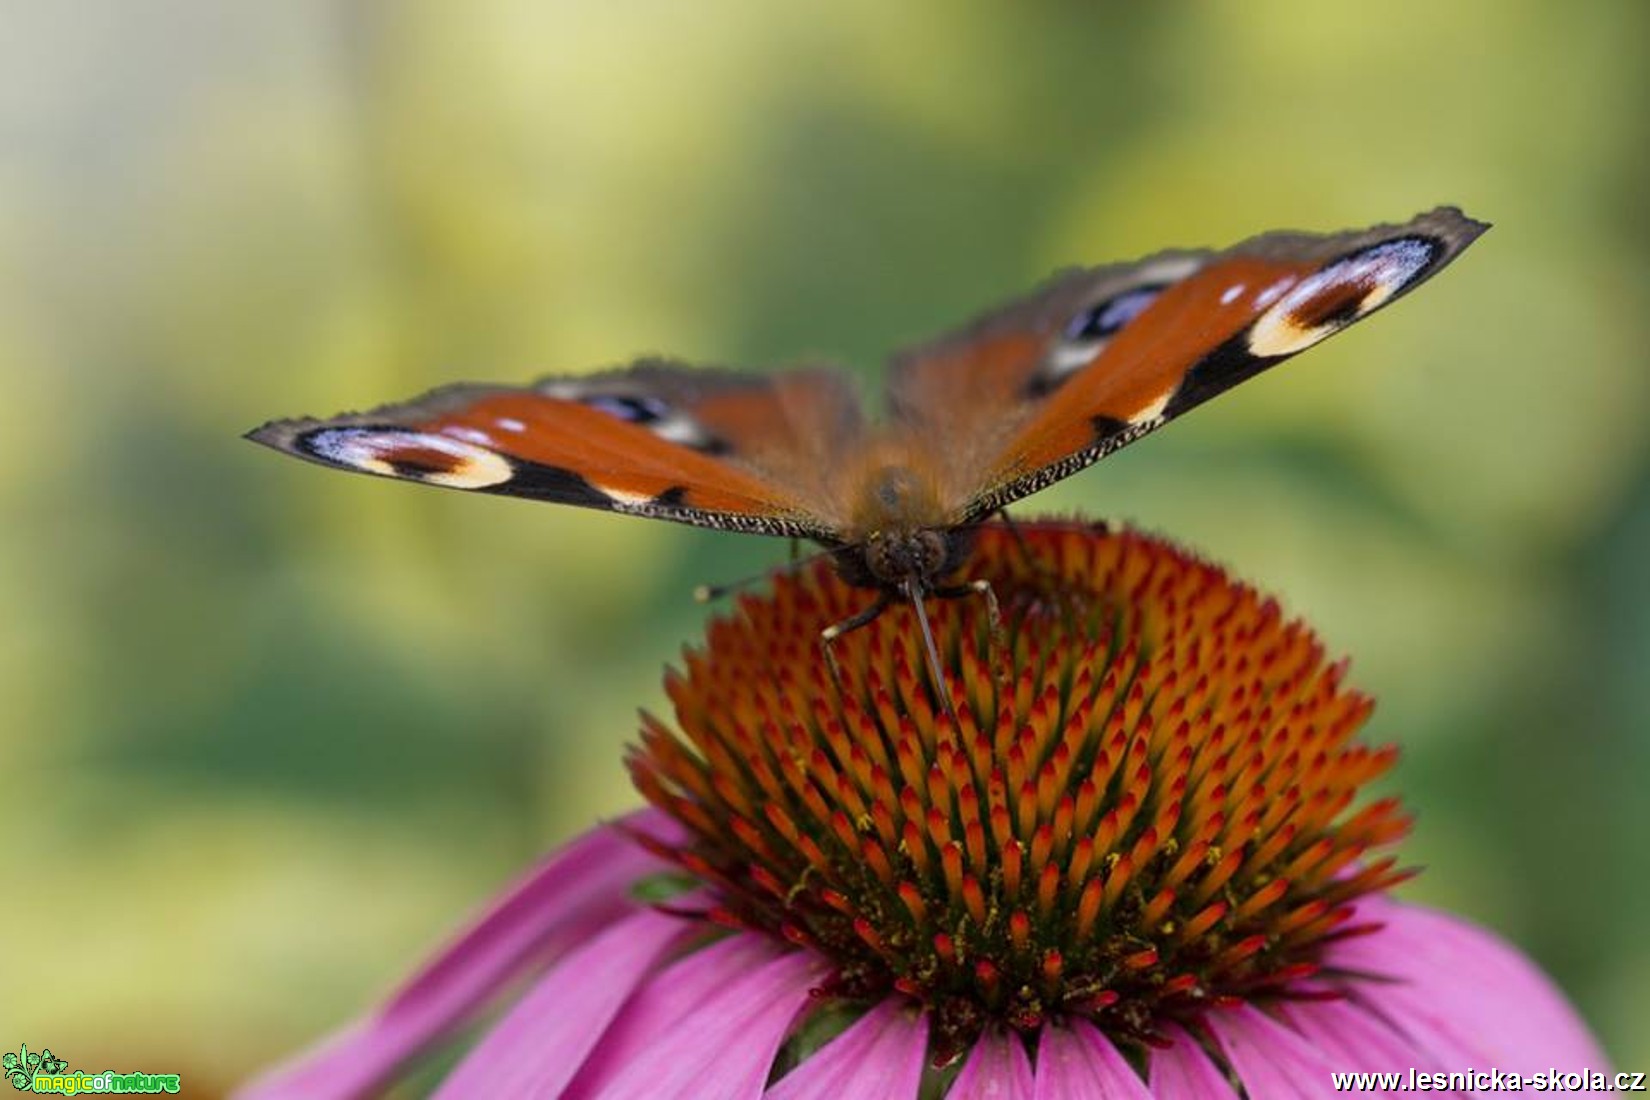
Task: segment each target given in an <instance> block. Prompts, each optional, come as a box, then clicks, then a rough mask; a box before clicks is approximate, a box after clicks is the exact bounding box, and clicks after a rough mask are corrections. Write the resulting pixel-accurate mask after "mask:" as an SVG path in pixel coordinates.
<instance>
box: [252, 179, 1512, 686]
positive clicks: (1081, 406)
mask: <svg viewBox="0 0 1650 1100" xmlns="http://www.w3.org/2000/svg"><path fill="white" fill-rule="evenodd" d="M1486 228H1488V226H1486V225H1485V224H1483V223H1481V222H1477V221H1474V220H1472V219H1471V218H1468V217H1466V216H1465V215H1464V214H1462V213H1461V212H1460V211H1459V210H1457V209H1455V208H1453V207H1440V208H1439V209H1436V210H1433V211H1432V212H1430V213H1427V214H1422V215H1420V216H1418V217H1416V218H1414V219H1413V220H1411V221H1409V222H1407V223H1405V224H1402V225H1382V226H1376V227H1374V228H1371V229H1364V230H1357V231H1352V232H1345V233H1336V234H1330V235H1316V234H1307V233H1295V232H1278V233H1268V234H1265V235H1263V236H1259V237H1255V238H1252V239H1250V240H1247V241H1244V242H1243V243H1241V244H1238V245H1235V246H1234V247H1232V248H1229V249H1226V250H1225V251H1221V252H1209V251H1169V252H1162V253H1158V254H1156V255H1154V256H1150V257H1148V258H1146V259H1143V260H1139V261H1136V262H1134V263H1124V264H1114V265H1109V266H1105V267H1096V268H1089V269H1086V270H1075V271H1070V272H1066V273H1064V274H1061V275H1058V276H1056V277H1055V278H1054V279H1052V280H1051V281H1050V282H1049V283H1047V284H1046V285H1045V286H1043V287H1042V288H1040V289H1038V290H1036V291H1034V292H1033V293H1032V294H1031V295H1029V296H1028V297H1026V298H1025V299H1023V300H1021V301H1018V302H1014V303H1012V304H1010V305H1007V306H1004V307H1002V308H1000V309H998V310H996V311H994V312H991V313H988V314H986V315H985V316H983V317H981V318H979V319H978V320H976V321H975V322H974V323H973V324H971V325H969V326H967V327H966V328H964V329H962V330H961V331H959V332H957V333H955V334H952V335H949V336H945V337H942V338H941V339H939V340H938V341H936V342H934V343H931V344H928V345H926V346H922V347H918V348H915V349H912V350H908V351H905V352H902V353H900V354H898V355H896V356H895V357H894V361H893V368H892V374H891V377H890V380H889V384H888V408H887V413H886V416H885V417H884V418H883V419H882V420H881V421H880V422H872V421H869V420H867V418H866V417H865V416H864V414H863V413H862V411H861V409H860V405H859V402H858V400H857V398H856V395H855V392H854V390H853V387H852V386H851V385H850V383H849V381H848V379H847V378H846V377H845V376H844V375H843V374H842V373H839V372H837V371H834V370H829V369H807V370H793V371H783V372H776V373H768V374H751V373H743V372H738V371H731V370H721V369H696V368H690V367H686V366H683V365H680V364H677V363H673V362H669V361H665V360H658V359H647V360H643V361H641V362H638V363H636V364H634V365H632V366H629V367H625V368H623V369H619V370H610V371H604V372H601V373H597V374H588V375H582V376H576V377H551V378H545V379H542V380H540V381H538V382H535V383H533V384H532V385H529V386H503V385H472V384H465V385H455V386H447V387H444V388H442V389H438V390H435V391H433V392H431V393H428V394H426V395H424V396H423V397H420V398H417V399H415V400H413V401H409V402H407V403H405V404H397V405H386V406H383V407H382V408H378V409H374V410H372V411H371V412H366V413H351V414H346V415H342V416H335V417H331V418H329V419H325V420H311V419H300V420H277V421H273V422H271V423H269V424H265V425H264V426H263V427H261V428H258V429H256V430H254V431H253V432H251V433H249V438H251V439H253V440H255V441H257V442H259V443H263V444H266V445H267V446H270V447H274V448H275V449H277V450H280V451H285V452H287V453H288V454H293V455H297V456H298V457H299V458H306V459H309V460H311V461H314V462H319V463H322V464H324V465H327V466H336V467H338V468H340V469H345V470H355V471H358V472H362V473H369V474H378V475H380V476H383V477H393V478H400V479H402V480H406V481H419V482H423V483H425V484H427V485H442V486H446V487H448V488H454V489H469V490H473V491H476V492H483V493H497V494H502V495H505V496H519V497H528V498H531V499H535V500H548V501H553V502H556V503H560V504H574V505H579V506H581V507H586V508H600V509H603V510H606V511H610V512H622V513H627V514H630V515H637V516H649V517H653V518H655V519H668V520H675V521H677V522H680V523H691V524H696V525H698V526H702V527H713V528H720V529H724V530H731V531H746V532H750V533H753V534H759V535H781V536H790V537H792V538H806V539H811V540H813V541H815V542H818V543H820V544H822V545H823V546H824V547H826V548H827V550H828V551H829V552H831V553H832V554H833V555H834V559H835V562H836V565H837V568H838V570H839V572H840V573H841V575H842V576H843V577H844V579H846V580H847V581H849V582H850V583H852V584H854V585H858V586H861V587H864V588H867V589H871V590H874V591H875V592H876V597H875V601H874V602H873V603H872V604H871V605H870V606H868V607H867V608H866V610H865V611H864V612H863V613H862V614H860V615H856V616H854V617H853V618H852V619H850V620H849V621H847V622H845V623H840V624H837V625H836V626H834V627H831V628H829V629H827V630H826V631H825V633H824V640H825V641H826V642H827V643H828V642H830V641H831V640H832V639H834V638H835V637H837V636H838V635H840V634H841V633H842V632H843V631H845V630H848V629H852V628H854V627H856V626H859V625H862V624H863V623H866V622H869V621H870V620H871V619H873V618H875V617H876V616H877V615H878V614H879V613H880V612H882V611H883V610H884V609H885V608H886V607H887V606H888V605H889V604H890V603H891V602H892V601H894V600H895V599H903V600H909V601H910V602H911V604H912V606H913V607H914V609H915V610H916V612H917V614H918V617H919V622H920V623H921V624H922V627H923V633H924V635H925V638H926V637H927V635H928V623H927V617H926V614H925V613H924V611H923V599H924V597H926V596H956V595H962V594H965V593H970V592H977V591H981V586H980V585H978V584H973V585H970V584H960V583H949V582H952V581H953V579H954V578H956V577H957V576H958V575H959V574H961V573H962V571H963V567H964V566H965V565H966V562H967V558H968V551H969V546H970V541H971V540H970V536H971V533H972V532H973V530H974V529H975V528H977V526H978V525H979V524H980V523H982V522H984V521H985V520H986V519H988V518H989V517H991V516H992V515H993V514H995V513H998V512H999V511H1001V510H1002V509H1003V508H1004V506H1006V505H1008V504H1010V503H1012V502H1013V501H1016V500H1019V499H1020V498H1021V497H1024V496H1028V495H1029V494H1031V493H1034V492H1036V491H1037V490H1039V489H1042V488H1044V487H1045V486H1047V485H1050V484H1052V483H1054V482H1056V481H1059V480H1060V479H1062V478H1065V477H1069V476H1070V475H1071V474H1074V473H1076V472H1077V471H1078V470H1081V469H1083V468H1084V467H1085V466H1088V465H1089V464H1091V463H1093V462H1097V461H1099V460H1100V459H1102V458H1104V457H1105V456H1107V455H1109V454H1111V453H1112V452H1113V451H1115V450H1117V449H1119V448H1120V447H1124V446H1127V445H1128V444H1130V443H1132V442H1134V441H1135V440H1136V439H1139V438H1140V437H1141V436H1143V435H1146V434H1147V433H1149V432H1153V431H1156V430H1157V429H1158V428H1159V427H1161V426H1163V425H1164V424H1166V423H1168V422H1169V421H1170V420H1173V419H1174V418H1175V417H1177V416H1179V415H1180V414H1182V413H1184V412H1187V411H1188V410H1190V409H1192V408H1194V407H1195V406H1197V405H1200V404H1202V403H1203V402H1204V401H1207V400H1208V399H1209V398H1211V397H1214V396H1215V395H1216V394H1219V393H1221V392H1222V391H1224V390H1227V389H1230V388H1231V387H1233V386H1235V385H1237V384H1238V383H1239V382H1242V381H1244V380H1246V379H1248V378H1251V377H1253V376H1254V375H1256V374H1259V373H1260V372H1261V371H1263V370H1266V369H1267V368H1268V367H1270V366H1272V365H1273V364H1275V363H1279V362H1282V361H1283V360H1285V359H1287V358H1289V357H1290V356H1292V355H1294V354H1296V353H1297V352H1301V351H1304V350H1306V349H1307V348H1309V347H1311V346H1312V345H1313V344H1316V343H1318V342H1319V341H1320V340H1323V339H1325V338H1327V337H1329V336H1332V335H1334V334H1335V333H1337V332H1339V331H1340V330H1341V329H1343V328H1346V327H1347V326H1348V325H1350V324H1352V323H1353V322H1355V321H1359V320H1362V319H1363V318H1364V317H1366V316H1368V315H1369V314H1371V313H1373V312H1375V310H1377V309H1379V308H1380V307H1382V306H1384V305H1386V304H1387V303H1388V302H1390V301H1392V300H1393V299H1395V298H1397V297H1399V296H1400V295H1402V294H1405V293H1408V292H1409V291H1410V290H1412V289H1414V288H1415V287H1417V286H1419V285H1420V284H1421V283H1422V282H1424V281H1425V280H1426V279H1428V278H1430V277H1431V276H1432V275H1434V274H1435V273H1436V272H1438V271H1439V270H1441V269H1442V268H1443V267H1444V266H1445V265H1446V264H1448V263H1449V262H1450V261H1451V260H1453V259H1455V257H1456V256H1457V255H1459V254H1460V253H1461V251H1462V250H1463V249H1464V248H1466V247H1467V245H1469V244H1471V243H1472V242H1473V240H1474V239H1476V238H1477V237H1478V235H1479V234H1480V233H1482V232H1483V231H1484V230H1485V229H1486ZM986 595H987V596H988V597H989V591H986ZM826 651H827V654H829V646H828V645H827V647H826ZM929 657H930V663H931V665H932V666H933V671H934V673H935V678H936V684H938V683H940V682H941V681H940V678H939V665H938V660H937V656H936V655H935V654H934V653H933V648H932V642H931V641H929Z"/></svg>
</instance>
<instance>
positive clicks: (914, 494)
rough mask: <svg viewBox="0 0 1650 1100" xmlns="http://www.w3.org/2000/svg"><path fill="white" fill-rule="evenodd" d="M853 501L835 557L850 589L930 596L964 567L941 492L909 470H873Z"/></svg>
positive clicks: (893, 466)
mask: <svg viewBox="0 0 1650 1100" xmlns="http://www.w3.org/2000/svg"><path fill="white" fill-rule="evenodd" d="M853 499H854V507H853V512H852V516H853V522H852V525H851V527H850V528H849V530H848V531H846V532H845V534H846V535H847V537H846V538H845V539H844V540H843V541H844V543H845V545H844V546H843V548H842V550H841V551H840V552H839V553H838V555H837V567H838V570H839V572H841V574H842V576H843V579H845V580H847V581H848V582H849V583H850V584H854V585H859V586H861V587H865V588H880V589H882V590H884V591H887V592H904V591H908V590H909V589H910V588H911V587H912V586H914V587H915V588H916V589H917V590H918V591H928V590H930V589H932V588H933V587H934V585H935V583H936V582H937V581H938V580H939V579H940V578H941V577H944V576H945V575H946V574H947V573H950V572H951V571H953V570H955V569H956V568H957V566H958V565H960V564H962V558H963V556H964V554H965V553H966V549H967V548H966V546H962V547H959V546H958V542H959V540H958V538H957V537H956V536H955V534H954V533H953V532H952V531H951V530H950V525H949V524H948V523H947V522H946V516H945V512H944V509H943V507H942V505H941V502H940V501H941V495H940V492H939V489H938V488H937V486H936V485H935V484H934V481H933V479H932V478H931V477H927V476H924V474H923V473H922V472H921V471H920V470H919V469H917V468H914V466H913V465H912V464H908V463H906V462H900V461H890V462H881V463H874V464H871V465H870V466H868V467H867V469H866V471H865V473H864V474H863V475H862V477H861V478H860V479H859V484H858V487H857V492H856V493H855V494H854V498H853Z"/></svg>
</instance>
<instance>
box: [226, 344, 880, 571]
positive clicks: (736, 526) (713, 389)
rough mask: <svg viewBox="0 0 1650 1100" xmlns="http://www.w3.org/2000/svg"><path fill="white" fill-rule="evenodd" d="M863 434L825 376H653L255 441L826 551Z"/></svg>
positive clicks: (453, 404) (647, 372)
mask: <svg viewBox="0 0 1650 1100" xmlns="http://www.w3.org/2000/svg"><path fill="white" fill-rule="evenodd" d="M862 431H863V422H862V418H861V415H860V410H859V406H858V403H857V400H856V399H855V396H854V393H853V391H852V389H851V388H850V386H849V385H848V383H847V381H846V380H845V379H844V378H843V377H842V376H841V375H839V374H837V373H835V372H832V371H827V370H806V371H790V372H780V373H775V374H764V375H755V374H743V373H740V372H735V371H724V370H709V369H689V368H683V367H677V366H673V365H668V364H662V363H655V362H647V363H642V364H639V365H637V366H634V367H631V368H628V369H625V370H619V371H609V372H605V373H601V374H593V375H587V376H583V377H572V378H547V379H543V380H541V381H540V382H538V383H535V384H534V385H533V386H531V387H526V388H521V387H505V386H475V385H463V386H450V387H446V388H444V389H439V390H435V391H433V392H431V393H429V394H426V395H424V396H423V397H420V398H418V399H416V400H413V401H410V402H407V403H405V404H399V405H388V406H384V407H383V408H379V409H374V410H372V411H370V412H366V413H353V414H346V415H343V416H337V417H331V418H328V419H324V420H310V419H300V420H281V421H275V422H272V423H270V424H266V425H264V426H263V427H261V428H258V429H257V430H255V431H253V432H251V433H249V438H251V439H253V440H255V441H257V442H259V443H263V444H266V445H268V446H271V447H274V448H276V449H277V450H280V451H284V452H286V453H288V454H293V455H296V456H298V457H300V458H306V459H309V460H311V461H314V462H319V463H322V464H323V465H328V466H333V467H337V468H339V469H345V470H352V471H356V472H360V473H369V474H376V475H379V476H383V477H393V478H399V479H402V480H407V481H417V482H422V483H424V484H427V485H439V486H444V487H447V488H455V489H468V490H472V491H478V492H486V493H497V494H503V495H507V496H519V497H527V498H530V499H535V500H547V501H553V502H556V503H561V504H572V505H577V506H581V507H587V508H599V509H603V510H606V511H613V512H621V513H625V514H630V515H641V516H650V517H653V518H658V519H669V520H675V521H678V522H682V523H690V524H694V525H697V526H703V527H715V528H723V529H731V530H741V531H749V532H753V533H757V534H770V535H786V536H793V537H801V538H816V539H826V540H829V539H830V538H831V537H832V536H833V535H834V534H835V533H836V532H837V531H838V530H839V529H840V527H841V517H840V516H838V515H835V514H833V508H832V506H831V505H830V503H829V502H830V501H832V500H833V499H834V498H833V495H832V494H831V493H830V492H829V491H828V488H829V486H828V484H827V483H826V480H825V479H826V478H827V477H828V476H829V472H830V470H832V469H833V468H835V466H836V465H837V464H838V461H839V456H840V454H841V452H842V449H843V448H845V447H849V446H852V445H853V443H854V441H855V440H857V439H858V438H859V436H860V435H861V433H862Z"/></svg>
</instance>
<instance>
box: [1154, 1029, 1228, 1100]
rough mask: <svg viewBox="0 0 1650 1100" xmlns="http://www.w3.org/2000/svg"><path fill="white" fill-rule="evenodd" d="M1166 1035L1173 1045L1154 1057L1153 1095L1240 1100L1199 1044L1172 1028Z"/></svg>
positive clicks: (1190, 1099)
mask: <svg viewBox="0 0 1650 1100" xmlns="http://www.w3.org/2000/svg"><path fill="white" fill-rule="evenodd" d="M1163 1033H1164V1034H1165V1035H1167V1036H1168V1037H1169V1038H1170V1039H1171V1040H1173V1042H1174V1045H1173V1046H1171V1047H1168V1048H1167V1049H1163V1050H1154V1051H1152V1054H1151V1093H1152V1095H1153V1096H1155V1097H1157V1098H1158V1100H1238V1097H1237V1093H1235V1092H1233V1091H1232V1086H1231V1083H1230V1082H1228V1081H1227V1080H1226V1074H1225V1073H1223V1072H1221V1069H1220V1067H1219V1066H1216V1065H1215V1064H1214V1062H1212V1061H1211V1060H1210V1059H1209V1055H1208V1054H1207V1052H1205V1051H1204V1049H1203V1047H1202V1046H1200V1045H1199V1044H1198V1041H1197V1040H1196V1039H1194V1038H1192V1036H1191V1035H1190V1033H1188V1032H1186V1031H1185V1030H1183V1029H1182V1028H1180V1027H1178V1026H1176V1025H1174V1024H1169V1025H1167V1026H1165V1027H1164V1028H1163Z"/></svg>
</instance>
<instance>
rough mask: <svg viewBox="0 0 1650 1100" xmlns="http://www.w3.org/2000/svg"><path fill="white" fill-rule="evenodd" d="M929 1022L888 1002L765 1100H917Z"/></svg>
mask: <svg viewBox="0 0 1650 1100" xmlns="http://www.w3.org/2000/svg"><path fill="white" fill-rule="evenodd" d="M927 1053H928V1017H927V1015H925V1014H922V1013H916V1012H912V1011H911V1010H910V1009H908V1008H907V1007H905V1005H903V1004H902V1003H901V1002H900V1001H898V1000H896V999H894V998H889V999H888V1000H886V1001H883V1002H882V1003H881V1004H880V1005H878V1006H877V1007H876V1008H873V1009H872V1010H871V1011H870V1012H867V1013H866V1014H865V1015H864V1016H862V1017H861V1018H860V1019H859V1020H858V1021H857V1022H855V1024H854V1025H853V1026H852V1027H850V1028H849V1029H848V1030H847V1031H844V1032H843V1033H842V1034H841V1035H838V1036H837V1037H836V1038H835V1039H832V1040H831V1041H830V1042H829V1043H827V1044H825V1046H824V1047H823V1048H821V1049H820V1050H818V1051H816V1052H815V1053H814V1055H813V1057H811V1058H809V1059H808V1060H807V1061H805V1062H803V1063H802V1064H801V1065H800V1066H797V1067H796V1068H795V1069H793V1070H792V1071H791V1072H789V1073H787V1074H786V1075H785V1076H784V1077H782V1078H780V1079H779V1083H778V1084H776V1085H774V1087H773V1088H771V1089H769V1090H768V1091H767V1093H766V1096H767V1098H768V1100H916V1096H917V1088H918V1086H920V1085H921V1084H922V1066H923V1060H924V1058H925V1057H926V1055H927Z"/></svg>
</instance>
